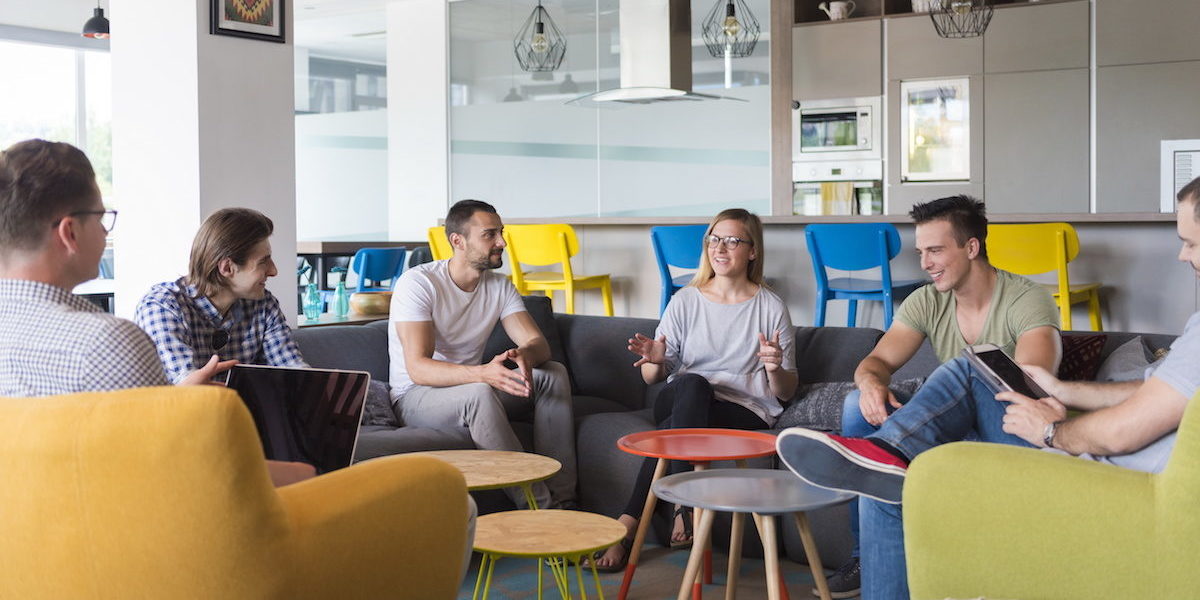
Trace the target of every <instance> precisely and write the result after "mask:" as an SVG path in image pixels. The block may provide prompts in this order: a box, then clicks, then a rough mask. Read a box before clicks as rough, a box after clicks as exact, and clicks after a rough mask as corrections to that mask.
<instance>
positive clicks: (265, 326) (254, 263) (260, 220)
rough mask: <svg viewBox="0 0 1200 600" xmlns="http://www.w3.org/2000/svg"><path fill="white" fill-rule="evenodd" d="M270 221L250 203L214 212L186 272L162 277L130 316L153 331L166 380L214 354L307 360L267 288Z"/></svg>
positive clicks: (261, 360)
mask: <svg viewBox="0 0 1200 600" xmlns="http://www.w3.org/2000/svg"><path fill="white" fill-rule="evenodd" d="M274 229H275V226H274V223H272V222H271V219H269V218H267V217H266V215H264V214H262V213H260V212H258V211H256V210H250V209H248V208H225V209H221V210H218V211H217V212H215V213H213V214H212V215H211V216H209V217H208V219H205V221H204V224H203V225H201V226H200V231H198V232H197V233H196V239H195V240H194V241H193V242H192V253H191V259H190V261H189V264H188V275H187V276H186V277H181V278H179V279H176V280H175V281H168V282H165V283H160V284H157V285H155V286H154V287H152V288H150V291H149V292H148V293H147V294H146V295H145V296H144V297H143V298H142V301H141V302H139V303H138V306H137V312H136V314H135V317H134V320H135V321H136V322H137V324H138V326H139V327H141V328H142V329H143V330H145V331H146V333H147V334H149V335H150V339H152V340H154V345H155V346H156V347H157V348H158V357H159V359H160V360H161V361H162V365H163V369H164V370H165V371H166V372H167V377H168V378H170V380H171V381H174V382H179V381H183V380H184V379H185V378H187V377H188V376H190V375H191V374H192V373H194V372H195V371H196V370H197V369H200V368H201V367H203V366H204V364H205V361H207V360H209V357H212V356H214V355H216V356H220V358H221V359H226V360H227V359H233V360H237V361H238V362H239V363H243V364H258V365H271V366H281V367H306V366H308V365H307V364H305V362H304V358H303V357H301V356H300V350H299V348H297V347H296V342H295V341H293V340H292V331H291V329H290V328H289V327H288V324H287V319H286V318H285V317H284V315H283V311H282V310H281V309H280V308H279V301H278V300H277V299H276V298H275V296H273V295H272V294H271V292H269V291H267V279H268V278H271V277H274V276H275V275H276V274H278V270H276V268H275V262H274V261H273V260H271V242H270V240H269V238H270V236H271V233H272V232H273V231H274Z"/></svg>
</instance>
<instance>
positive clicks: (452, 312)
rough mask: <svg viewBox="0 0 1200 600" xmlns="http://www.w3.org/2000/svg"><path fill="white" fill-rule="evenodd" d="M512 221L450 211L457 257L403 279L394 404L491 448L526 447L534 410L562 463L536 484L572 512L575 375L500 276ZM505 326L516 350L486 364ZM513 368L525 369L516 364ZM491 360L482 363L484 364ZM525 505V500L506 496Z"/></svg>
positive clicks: (470, 203) (538, 494) (465, 203)
mask: <svg viewBox="0 0 1200 600" xmlns="http://www.w3.org/2000/svg"><path fill="white" fill-rule="evenodd" d="M503 232H504V224H503V223H502V222H501V221H500V216H499V215H497V214H496V209H495V208H493V207H492V205H490V204H488V203H486V202H480V201H478V200H462V201H460V202H458V203H456V204H455V205H454V206H452V207H450V212H449V213H447V214H446V237H447V238H449V240H450V245H451V246H452V247H453V248H454V256H452V257H451V258H449V259H447V260H439V261H434V262H431V263H426V264H423V265H420V266H418V267H415V268H412V269H409V270H408V271H406V272H405V273H404V275H403V276H402V277H400V280H399V281H398V282H396V287H395V290H394V291H393V294H392V310H391V321H392V322H393V323H394V324H395V327H393V328H391V329H389V330H388V354H389V355H390V358H391V386H392V403H393V404H396V406H397V409H398V412H399V413H400V416H401V418H403V419H404V422H405V424H408V425H413V426H417V427H430V428H434V429H455V430H457V429H461V428H462V427H466V428H467V429H468V430H469V432H470V435H471V440H472V441H473V442H475V446H476V447H478V448H480V449H483V450H511V451H516V452H521V451H523V448H522V447H521V442H520V441H519V440H518V439H517V436H516V435H515V434H514V433H513V430H512V426H510V425H509V423H508V419H509V417H510V416H519V415H521V414H528V412H529V410H530V408H532V409H533V414H534V421H533V443H534V451H536V452H537V453H538V454H544V455H546V456H550V457H552V458H554V459H556V460H558V462H560V463H562V470H561V471H559V472H558V474H557V475H555V476H554V477H552V478H550V479H549V480H548V481H547V485H542V484H536V485H535V486H534V497H535V499H536V500H537V503H538V506H541V507H543V508H545V507H547V506H557V507H566V508H571V507H574V506H575V504H576V499H575V498H576V496H575V480H576V476H575V418H574V411H573V408H572V405H571V384H570V380H569V379H568V378H567V370H566V368H565V367H563V366H562V365H561V364H559V363H557V362H554V361H551V360H550V344H549V343H547V342H546V338H545V337H544V336H543V335H542V332H541V330H540V329H538V327H537V324H535V323H534V322H533V318H532V317H530V316H529V313H528V312H526V310H525V304H524V303H523V302H522V300H521V296H520V294H518V293H517V290H516V288H514V287H513V285H512V283H511V282H510V281H509V280H508V278H507V277H505V276H503V275H500V274H498V273H495V272H494V270H495V269H497V268H499V267H500V265H501V262H502V260H501V257H502V255H503V252H504V245H505V244H504V237H503V235H502V234H503ZM497 321H499V322H500V324H501V325H503V327H504V331H505V333H507V334H508V337H509V338H510V339H512V340H513V342H515V343H516V344H517V347H516V348H513V349H512V350H508V351H506V352H502V353H500V354H497V355H496V356H494V357H490V360H488V361H487V362H482V360H483V358H484V356H483V347H484V344H486V343H487V339H488V336H489V335H490V334H491V331H492V329H493V328H494V327H495V326H496V322H497ZM506 362H511V363H513V364H515V365H516V368H512V369H510V368H508V367H507V366H505V363H506ZM481 363H482V364H481ZM506 492H508V493H509V497H510V498H512V499H513V501H514V502H515V503H516V504H517V506H519V507H523V506H525V504H526V502H525V499H524V497H523V496H522V495H521V494H519V493H516V492H515V491H511V490H506Z"/></svg>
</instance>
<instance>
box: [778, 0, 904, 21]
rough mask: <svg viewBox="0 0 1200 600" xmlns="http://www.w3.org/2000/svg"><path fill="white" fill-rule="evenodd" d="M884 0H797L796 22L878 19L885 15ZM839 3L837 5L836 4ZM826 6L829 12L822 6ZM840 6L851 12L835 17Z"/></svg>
mask: <svg viewBox="0 0 1200 600" xmlns="http://www.w3.org/2000/svg"><path fill="white" fill-rule="evenodd" d="M883 3H884V0H853V1H852V2H851V1H849V0H844V1H838V0H834V1H832V2H831V1H828V0H796V13H795V15H796V19H795V22H796V24H798V25H799V24H810V23H812V24H816V23H836V22H841V21H861V20H866V19H878V18H880V17H882V16H883ZM835 5H837V6H835ZM822 6H824V7H825V9H828V10H829V12H826V10H825V9H822V8H821V7H822ZM838 6H840V7H841V8H842V9H843V10H849V9H850V8H853V10H849V14H848V15H847V16H845V17H843V18H838V19H834V18H833V16H834V14H835V13H837V12H838V10H837V8H838Z"/></svg>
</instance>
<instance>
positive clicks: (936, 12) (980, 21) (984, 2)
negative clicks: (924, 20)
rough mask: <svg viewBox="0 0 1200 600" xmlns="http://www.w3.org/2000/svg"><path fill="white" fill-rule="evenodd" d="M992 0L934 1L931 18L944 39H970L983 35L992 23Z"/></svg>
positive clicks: (934, 26) (930, 13)
mask: <svg viewBox="0 0 1200 600" xmlns="http://www.w3.org/2000/svg"><path fill="white" fill-rule="evenodd" d="M993 11H994V8H993V7H992V0H934V3H933V10H931V11H929V18H930V19H932V20H933V28H934V29H936V30H937V33H938V35H940V36H942V37H944V38H968V37H977V36H981V35H983V32H985V31H987V28H988V23H991V22H992V12H993Z"/></svg>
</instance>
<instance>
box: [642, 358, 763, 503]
mask: <svg viewBox="0 0 1200 600" xmlns="http://www.w3.org/2000/svg"><path fill="white" fill-rule="evenodd" d="M654 420H655V422H657V423H658V428H659V429H683V428H687V427H725V428H729V429H767V428H768V427H770V425H767V424H766V422H764V421H763V420H762V419H760V418H759V417H758V415H756V414H754V413H753V412H751V411H750V409H748V408H746V407H744V406H741V405H739V404H734V403H732V402H723V401H721V400H717V398H716V396H714V395H713V389H712V384H710V383H708V380H707V379H705V378H703V377H701V376H700V375H694V374H691V373H685V374H683V375H680V376H678V377H676V378H675V379H672V380H671V383H668V384H667V385H666V387H664V388H663V389H662V391H661V392H659V393H658V399H657V401H656V402H655V403H654ZM657 463H658V459H657V458H647V459H646V460H644V461H642V469H641V471H639V472H638V478H637V483H635V484H634V486H633V494H632V495H631V496H630V497H629V503H628V504H626V505H625V513H624V514H627V515H629V516H631V517H634V518H637V519H640V518H641V517H642V508H643V507H644V506H645V504H646V495H647V494H649V493H650V483H651V482H650V479H651V478H652V477H654V467H655V465H656V464H657ZM690 469H691V465H690V464H689V463H687V462H681V461H675V460H673V461H670V463H668V465H667V472H668V473H671V474H674V473H681V472H683V471H687V470H690Z"/></svg>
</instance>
